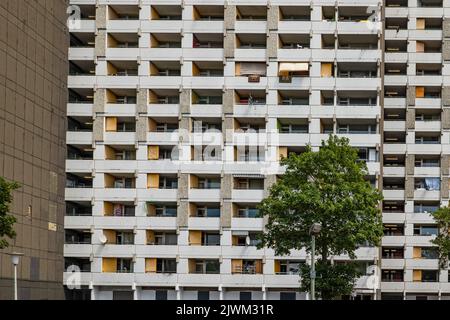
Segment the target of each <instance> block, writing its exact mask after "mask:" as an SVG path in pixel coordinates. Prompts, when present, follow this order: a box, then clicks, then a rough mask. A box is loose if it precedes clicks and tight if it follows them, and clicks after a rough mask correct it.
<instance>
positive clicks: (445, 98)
mask: <svg viewBox="0 0 450 320" xmlns="http://www.w3.org/2000/svg"><path fill="white" fill-rule="evenodd" d="M442 105H443V106H450V87H449V86H444V87H443V88H442Z"/></svg>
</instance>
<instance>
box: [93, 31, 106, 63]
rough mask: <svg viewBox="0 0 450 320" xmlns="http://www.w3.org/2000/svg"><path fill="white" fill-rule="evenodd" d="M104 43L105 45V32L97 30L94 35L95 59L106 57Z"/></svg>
mask: <svg viewBox="0 0 450 320" xmlns="http://www.w3.org/2000/svg"><path fill="white" fill-rule="evenodd" d="M106 43H107V35H106V31H105V30H97V31H96V35H95V50H94V55H95V57H96V58H99V57H106Z"/></svg>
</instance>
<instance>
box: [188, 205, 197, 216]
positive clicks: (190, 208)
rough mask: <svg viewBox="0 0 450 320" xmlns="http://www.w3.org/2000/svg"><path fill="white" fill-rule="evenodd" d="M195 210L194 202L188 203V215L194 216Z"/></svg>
mask: <svg viewBox="0 0 450 320" xmlns="http://www.w3.org/2000/svg"><path fill="white" fill-rule="evenodd" d="M196 212H197V206H196V205H195V203H189V217H194V216H195V214H196Z"/></svg>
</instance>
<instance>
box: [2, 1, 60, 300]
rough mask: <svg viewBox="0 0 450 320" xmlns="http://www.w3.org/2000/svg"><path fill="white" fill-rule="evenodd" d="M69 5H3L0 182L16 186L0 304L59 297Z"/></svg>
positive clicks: (15, 3) (4, 254) (5, 3)
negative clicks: (14, 257) (14, 258)
mask: <svg viewBox="0 0 450 320" xmlns="http://www.w3.org/2000/svg"><path fill="white" fill-rule="evenodd" d="M66 8H67V4H66V1H62V0H51V1H34V0H20V1H17V0H2V1H0V176H2V177H5V178H6V179H8V180H15V181H17V182H18V183H19V184H20V185H21V188H20V189H19V190H17V191H16V192H15V193H14V202H13V204H12V207H11V208H12V210H11V211H12V214H14V216H15V217H16V218H17V224H16V226H15V230H16V232H17V237H16V239H15V240H12V241H10V244H11V246H10V247H9V248H8V249H4V250H0V300H4V299H12V298H13V274H14V273H13V266H12V262H11V256H9V255H8V253H11V252H13V251H15V252H20V253H23V254H24V256H23V257H22V258H21V259H20V263H19V265H18V287H19V290H18V298H19V299H36V300H40V299H63V298H64V290H63V275H62V273H63V267H64V266H63V264H64V259H63V245H64V222H63V221H64V207H65V203H64V185H65V157H66V151H65V150H66V142H65V132H66V106H67V85H66V78H67V71H68V67H67V66H68V63H67V46H68V31H67V28H66V29H64V28H65V23H66V19H67V15H66Z"/></svg>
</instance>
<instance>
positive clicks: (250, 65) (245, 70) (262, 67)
mask: <svg viewBox="0 0 450 320" xmlns="http://www.w3.org/2000/svg"><path fill="white" fill-rule="evenodd" d="M266 69H267V64H266V63H265V62H241V63H240V72H239V74H240V75H241V76H248V75H259V76H265V75H266Z"/></svg>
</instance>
